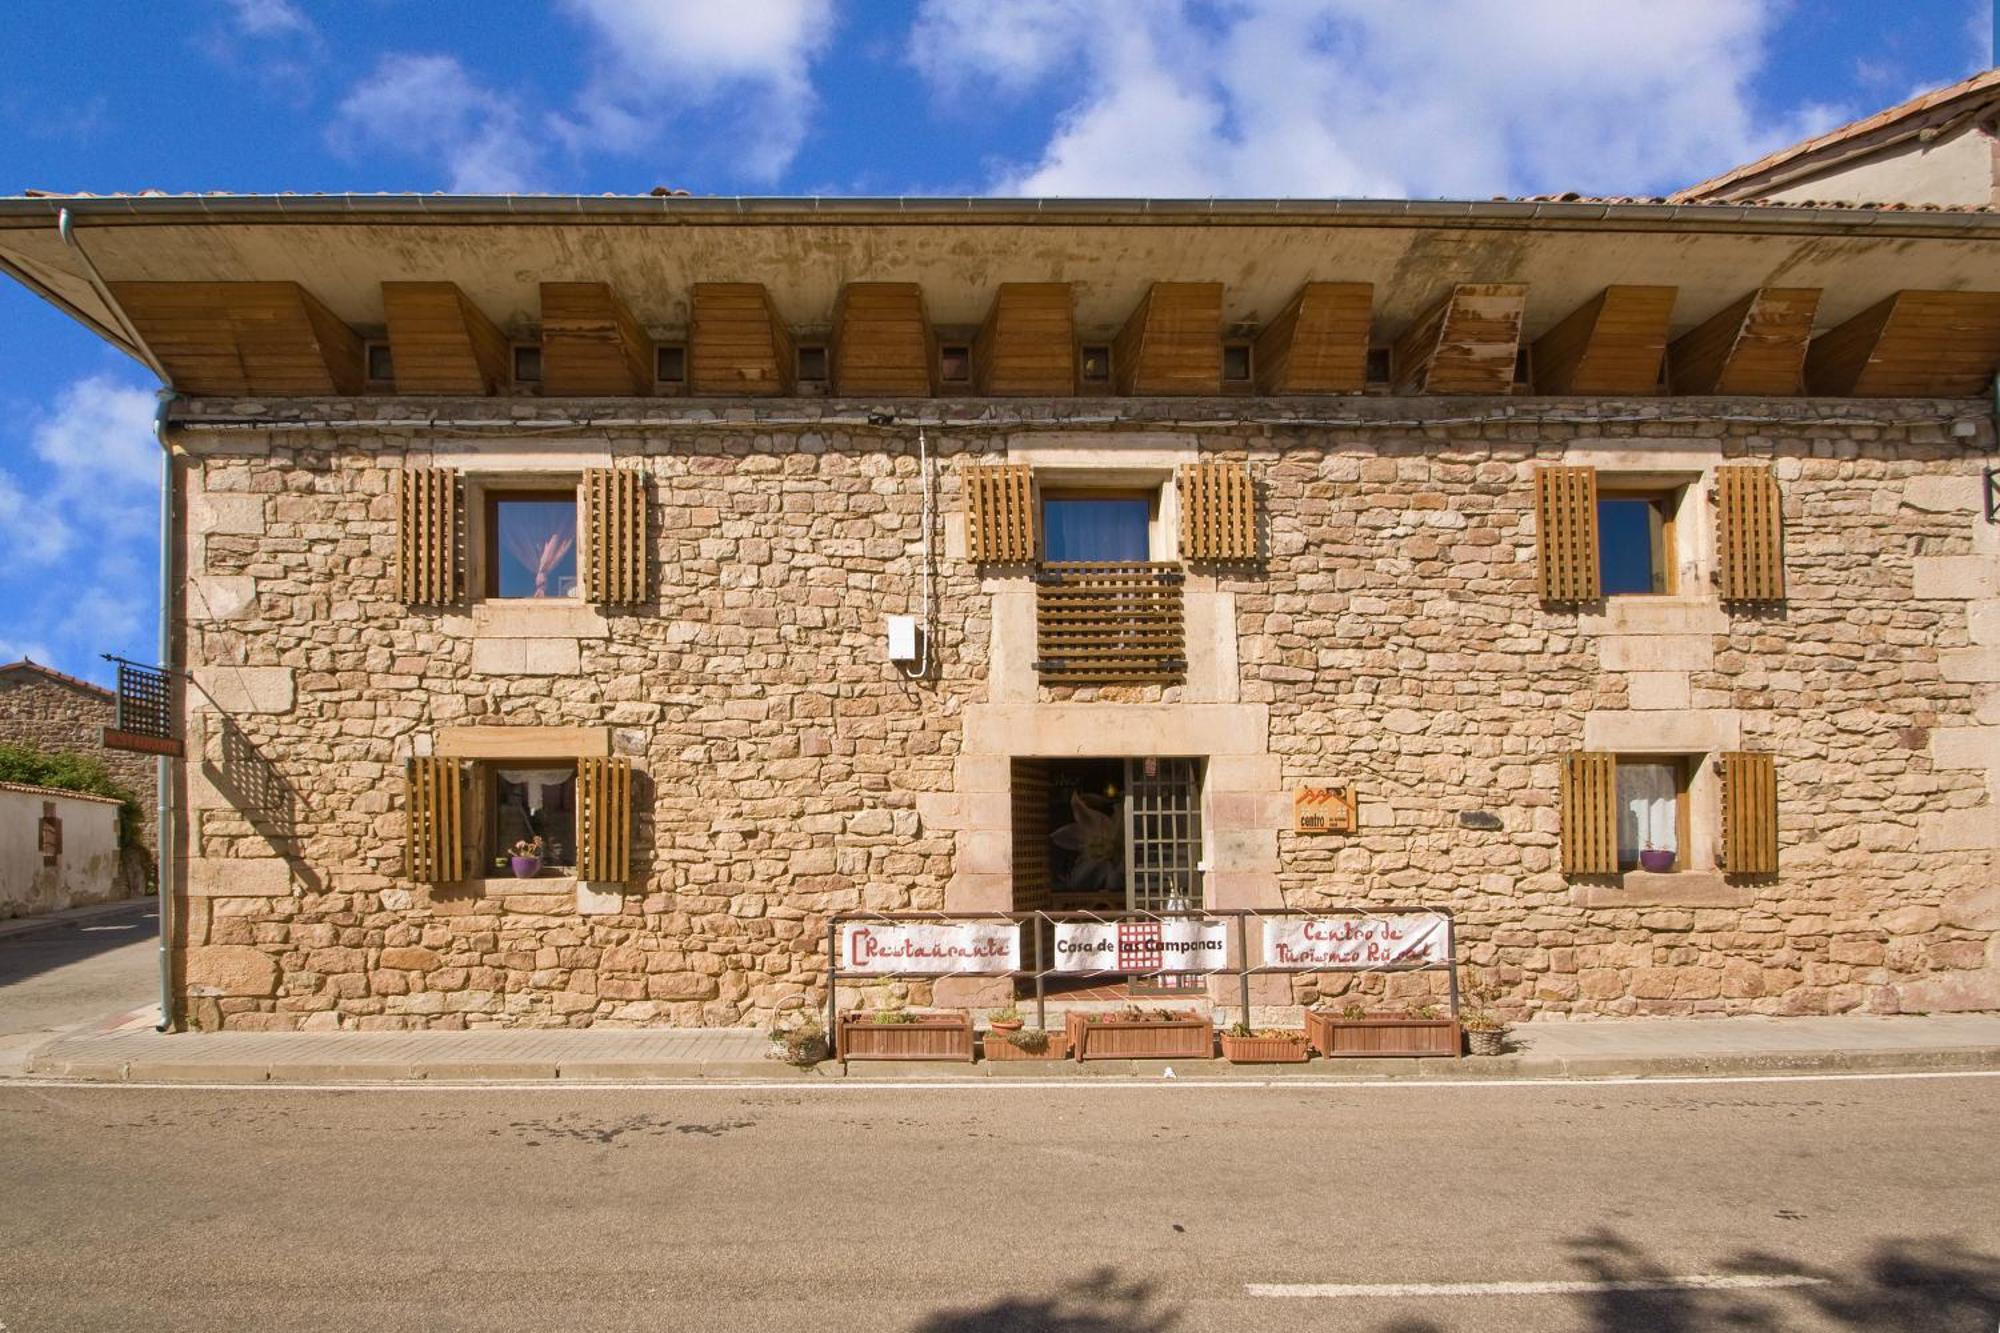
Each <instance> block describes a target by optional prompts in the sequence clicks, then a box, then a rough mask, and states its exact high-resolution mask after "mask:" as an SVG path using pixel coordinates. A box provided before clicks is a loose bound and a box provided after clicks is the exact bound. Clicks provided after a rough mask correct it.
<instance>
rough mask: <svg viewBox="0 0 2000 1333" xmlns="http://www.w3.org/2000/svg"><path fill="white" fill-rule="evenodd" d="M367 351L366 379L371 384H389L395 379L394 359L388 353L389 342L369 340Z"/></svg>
mask: <svg viewBox="0 0 2000 1333" xmlns="http://www.w3.org/2000/svg"><path fill="white" fill-rule="evenodd" d="M367 352H368V380H369V382H370V383H371V384H390V383H394V381H395V379H396V361H395V358H394V357H392V356H391V355H390V354H389V344H388V343H383V342H371V343H369V344H368V347H367Z"/></svg>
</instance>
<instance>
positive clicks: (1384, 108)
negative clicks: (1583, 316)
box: [910, 0, 1826, 198]
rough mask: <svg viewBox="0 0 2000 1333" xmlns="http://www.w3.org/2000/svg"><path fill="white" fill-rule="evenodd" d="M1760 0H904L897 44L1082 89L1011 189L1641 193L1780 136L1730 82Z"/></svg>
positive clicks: (952, 73)
mask: <svg viewBox="0 0 2000 1333" xmlns="http://www.w3.org/2000/svg"><path fill="white" fill-rule="evenodd" d="M1778 7H1779V3H1778V0H1679V3H1676V4H1672V5H1663V4H1657V3H1653V2H1652V0H1615V2H1614V0H1515V2H1514V3H1510V4H1504V5H1502V4H1494V3H1491V0H1433V2H1432V3H1429V4H1426V5H1425V6H1422V7H1420V8H1415V9H1413V8H1411V7H1409V6H1407V5H1397V4H1390V3H1385V2H1384V0H1234V2H1232V3H1226V4H1216V5H1195V4H1191V3H1185V2H1184V0H1161V2H1160V3H1157V4H1147V5H1134V6H1129V7H1126V8H1124V9H1121V10H1120V12H1119V21H1118V22H1115V23H1112V22H1107V21H1106V16H1105V14H1104V12H1103V10H1102V9H1101V8H1100V7H1099V6H1098V5H1097V4H1096V3H1094V2H1093V0H1033V5H1032V8H1031V10H1030V11H1028V12H1025V13H1024V12H1023V11H1015V10H1010V9H1007V8H1005V7H1002V6H974V5H966V4H962V3H959V0H925V3H924V7H923V9H922V10H921V11H920V13H919V15H918V19H917V22H916V25H915V27H914V29H913V31H912V36H911V46H910V55H911V59H912V60H913V62H914V63H915V64H916V65H917V67H918V68H919V69H920V70H922V71H923V73H924V74H925V76H926V77H927V79H928V80H929V81H930V82H931V84H932V86H933V87H934V88H936V89H937V90H939V91H940V92H941V93H943V94H945V95H946V96H948V97H950V98H953V99H959V100H970V99H972V98H980V99H989V100H990V98H991V96H992V95H993V94H995V93H1000V94H1007V93H1021V92H1024V91H1026V90H1029V89H1032V88H1036V87H1039V86H1043V85H1045V84H1048V83H1050V82H1052V81H1054V80H1055V79H1057V78H1058V77H1059V76H1060V77H1061V85H1062V86H1068V85H1070V84H1074V85H1075V86H1078V87H1081V88H1084V89H1086V90H1087V91H1086V92H1085V93H1084V94H1083V95H1082V96H1081V97H1080V98H1079V99H1078V100H1076V101H1075V102H1073V103H1072V104H1071V105H1070V106H1069V107H1068V108H1067V109H1066V110H1065V111H1064V112H1063V113H1062V115H1061V116H1060V117H1059V118H1058V119H1057V121H1056V123H1055V125H1054V126H1053V127H1052V130H1051V133H1050V135H1049V137H1048V139H1047V141H1046V143H1045V144H1044V145H1043V147H1042V148H1041V150H1040V152H1039V154H1038V156H1036V158H1035V159H1034V160H1032V161H1030V162H1025V163H1017V164H1014V165H1011V166H1008V167H1005V168H1003V169H1001V170H999V171H998V172H996V173H995V178H994V179H993V181H992V182H991V184H992V186H993V188H994V189H995V190H996V191H998V192H1002V193H1024V194H1068V195H1078V194H1093V193H1101V194H1156V195H1158V194H1182V195H1194V196H1206V195H1230V194H1238V195H1376V196H1383V195H1388V196H1409V197H1417V198H1423V197H1433V196H1450V197H1460V198H1481V197H1485V196H1489V195H1494V194H1505V193H1526V192H1539V191H1553V190H1562V189H1577V190H1582V191H1585V192H1606V193H1622V192H1650V191H1663V190H1666V189H1670V188H1673V187H1675V186H1678V185H1681V184H1687V183H1691V182H1692V181H1694V180H1697V179H1700V178H1702V177H1704V176H1707V175H1710V174H1713V173H1714V172H1716V171H1719V170H1721V169H1723V168H1726V167H1728V166H1730V165H1733V164H1734V163H1736V162H1739V161H1744V160H1747V159H1749V158H1751V157H1754V156H1757V155H1758V154H1759V153H1761V152H1763V151H1766V150H1767V149H1768V148H1770V147H1772V146H1774V145H1775V144H1777V143H1781V142H1784V141H1785V137H1786V136H1787V135H1790V134H1792V133H1793V132H1794V131H1796V130H1798V129H1800V127H1801V122H1817V121H1818V120H1819V119H1821V118H1822V117H1823V116H1824V115H1825V114H1826V113H1825V112H1824V111H1823V110H1820V109H1814V110H1813V111H1810V112H1807V113H1805V114H1804V116H1802V117H1798V118H1794V120H1793V122H1792V123H1787V124H1782V125H1775V124H1761V123H1759V122H1758V119H1757V117H1756V115H1755V113H1754V110H1753V107H1752V105H1751V92H1750V83H1751V78H1752V76H1753V75H1754V74H1755V73H1756V72H1757V70H1758V68H1759V66H1760V65H1761V63H1762V58H1763V55H1762V53H1763V45H1764V42H1765V40H1766V39H1767V37H1768V35H1769V33H1770V30H1771V28H1772V26H1773V24H1774V23H1775V21H1776V18H1777V9H1778Z"/></svg>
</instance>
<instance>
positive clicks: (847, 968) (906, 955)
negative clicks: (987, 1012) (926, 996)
mask: <svg viewBox="0 0 2000 1333" xmlns="http://www.w3.org/2000/svg"><path fill="white" fill-rule="evenodd" d="M840 960H841V962H840V967H841V971H843V972H862V973H875V974H879V975H888V974H893V973H899V972H908V973H914V974H917V975H922V976H945V975H950V974H969V975H975V976H988V975H992V974H995V973H1000V972H1015V971H1018V970H1020V966H1021V928H1020V926H1018V925H1016V924H1014V923H1013V922H1011V921H989V922H979V923H976V924H975V923H959V924H948V923H945V922H941V921H940V922H928V921H926V922H904V921H899V922H893V923H892V922H887V921H849V922H847V923H845V924H844V925H842V926H841V928H840Z"/></svg>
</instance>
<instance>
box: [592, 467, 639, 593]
mask: <svg viewBox="0 0 2000 1333" xmlns="http://www.w3.org/2000/svg"><path fill="white" fill-rule="evenodd" d="M583 497H584V540H585V542H586V543H587V545H586V548H585V560H584V596H585V598H586V599H587V600H589V601H591V602H595V603H596V604H598V605H599V606H636V605H638V604H640V603H642V602H646V601H649V600H650V599H651V596H652V589H651V586H650V583H649V581H648V578H647V573H648V563H649V562H648V561H647V559H646V556H647V554H648V552H649V550H650V548H651V545H652V543H651V541H650V539H649V537H648V527H647V506H646V474H645V473H643V472H641V471H640V470H639V469H637V468H605V467H593V468H585V469H584V473H583Z"/></svg>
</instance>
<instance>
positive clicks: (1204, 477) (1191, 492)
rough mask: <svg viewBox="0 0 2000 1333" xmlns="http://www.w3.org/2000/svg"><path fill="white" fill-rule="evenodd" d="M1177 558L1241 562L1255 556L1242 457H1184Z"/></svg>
mask: <svg viewBox="0 0 2000 1333" xmlns="http://www.w3.org/2000/svg"><path fill="white" fill-rule="evenodd" d="M1180 500H1181V559H1183V560H1186V561H1189V562H1191V563H1197V564H1201V563H1207V564H1242V563H1247V562H1249V561H1253V560H1255V559H1256V558H1257V491H1256V487H1255V486H1253V485H1252V484H1251V481H1250V469H1249V467H1248V466H1246V465H1245V464H1242V463H1185V464H1182V466H1181V474H1180Z"/></svg>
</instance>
